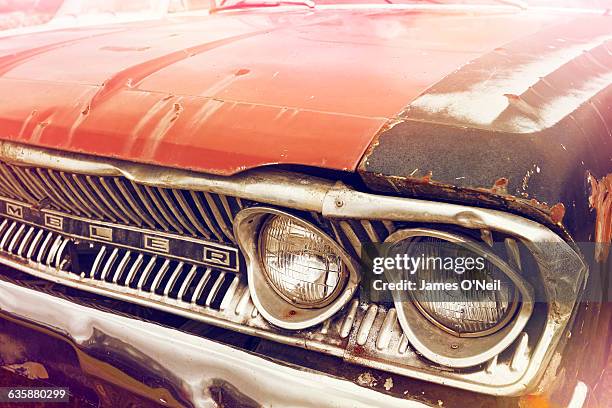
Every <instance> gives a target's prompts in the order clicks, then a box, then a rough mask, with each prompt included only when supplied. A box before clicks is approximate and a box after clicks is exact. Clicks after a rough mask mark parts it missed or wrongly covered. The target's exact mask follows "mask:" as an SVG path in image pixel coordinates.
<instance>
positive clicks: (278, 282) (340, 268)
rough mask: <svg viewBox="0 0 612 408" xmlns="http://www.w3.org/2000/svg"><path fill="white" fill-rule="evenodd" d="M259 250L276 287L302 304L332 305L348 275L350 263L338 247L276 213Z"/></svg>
mask: <svg viewBox="0 0 612 408" xmlns="http://www.w3.org/2000/svg"><path fill="white" fill-rule="evenodd" d="M259 250H260V256H261V260H262V263H263V269H264V273H265V275H266V278H267V280H268V282H269V283H270V285H271V286H272V288H273V289H274V290H275V291H276V292H277V293H278V294H279V295H280V296H281V297H283V298H284V299H285V300H287V301H289V302H291V303H293V304H295V305H296V306H298V307H305V308H312V307H322V306H325V305H327V304H329V303H330V302H331V301H333V300H334V299H335V298H336V297H337V295H338V292H339V291H340V290H341V289H342V287H343V284H344V282H345V280H346V277H347V271H346V265H345V264H344V262H343V260H342V257H341V256H340V254H338V253H337V252H336V250H335V248H333V247H332V246H331V245H330V244H329V242H328V240H326V239H325V238H324V237H322V236H321V234H320V233H319V232H318V231H315V230H314V229H312V228H310V227H309V226H308V225H307V224H306V223H304V222H301V221H300V220H298V219H296V218H289V217H286V216H283V215H273V216H271V217H270V218H269V219H268V220H266V222H265V223H264V225H263V227H262V229H261V233H260V237H259Z"/></svg>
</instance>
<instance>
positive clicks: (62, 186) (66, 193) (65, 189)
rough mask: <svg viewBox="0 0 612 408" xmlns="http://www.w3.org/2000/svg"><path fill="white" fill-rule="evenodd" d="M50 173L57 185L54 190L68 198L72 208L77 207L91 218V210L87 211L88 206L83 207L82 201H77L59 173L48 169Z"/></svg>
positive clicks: (78, 210)
mask: <svg viewBox="0 0 612 408" xmlns="http://www.w3.org/2000/svg"><path fill="white" fill-rule="evenodd" d="M48 173H49V177H50V178H51V180H53V183H54V185H55V187H56V188H54V191H56V192H57V193H58V194H61V195H62V196H63V197H65V198H67V199H68V201H70V203H71V209H74V207H76V210H77V213H78V212H80V213H81V214H83V215H85V216H87V217H89V218H91V213H90V212H89V211H87V209H86V208H82V207H81V205H80V203H79V202H78V201H77V199H76V198H75V197H74V195H73V194H71V193H70V191H69V189H68V187H67V185H66V183H63V182H62V181H61V180H60V179H59V175H58V174H57V173H55V172H52V171H48ZM58 190H59V191H58ZM60 192H61V193H60ZM73 212H74V211H73Z"/></svg>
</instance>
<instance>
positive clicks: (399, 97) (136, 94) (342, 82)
mask: <svg viewBox="0 0 612 408" xmlns="http://www.w3.org/2000/svg"><path fill="white" fill-rule="evenodd" d="M280 17H282V18H280ZM569 18H570V17H568V16H564V15H562V14H559V15H555V16H552V15H546V14H543V13H539V12H536V11H534V12H531V14H529V18H525V16H523V15H520V16H519V15H515V14H513V13H491V12H490V11H489V10H488V9H486V8H483V9H482V11H480V12H479V11H477V10H472V11H471V12H470V13H469V14H466V13H465V11H461V10H451V9H449V10H448V11H447V12H445V13H444V14H443V15H440V13H436V12H432V11H431V10H426V9H424V10H418V7H417V9H416V11H415V12H410V13H398V12H397V11H395V10H382V9H381V10H377V11H376V13H372V12H371V11H370V10H346V9H345V10H340V9H335V10H334V9H321V10H318V11H317V12H316V13H312V12H310V11H308V10H302V9H299V10H297V9H292V10H291V12H290V13H289V12H282V13H279V12H274V13H272V12H269V11H266V10H262V11H256V12H253V11H251V12H249V13H218V14H215V15H208V16H206V15H201V16H184V17H178V16H177V17H174V18H173V19H172V20H171V21H158V22H132V23H122V24H120V25H116V26H113V27H112V28H104V27H101V28H100V27H97V28H82V29H79V30H57V31H53V32H49V33H37V34H31V35H25V36H20V37H16V38H2V39H0V92H1V93H2V94H3V95H17V94H18V95H20V98H15V99H14V100H6V99H3V100H1V101H0V128H1V129H2V134H0V138H3V139H9V140H13V141H20V142H23V143H31V144H36V145H39V146H44V147H50V148H57V149H63V150H67V151H73V152H86V153H89V154H92V155H100V156H112V157H115V158H121V159H125V160H132V161H139V162H145V163H154V164H158V165H163V166H169V167H179V168H187V169H193V170H198V171H203V172H208V173H214V174H223V175H229V174H234V173H236V172H239V171H243V170H246V169H250V168H254V167H259V166H264V165H273V164H296V165H304V166H315V167H323V168H329V169H335V170H342V171H353V170H355V169H356V167H357V164H358V163H359V160H360V159H361V157H362V156H363V154H364V152H365V150H366V149H367V148H368V146H369V145H370V143H371V142H372V140H373V138H374V137H375V135H376V134H377V132H378V131H379V130H380V129H381V128H382V127H383V126H384V125H385V124H386V123H388V122H389V121H390V120H392V119H391V118H393V117H395V116H396V115H397V114H398V112H400V111H401V110H402V109H403V107H405V106H406V105H407V104H408V103H410V102H411V101H412V100H414V99H415V98H416V97H418V96H419V95H420V94H422V93H423V92H424V91H425V90H426V89H427V88H428V87H430V86H432V85H433V84H435V83H436V82H437V81H439V80H440V79H442V78H444V77H445V76H446V75H448V74H449V73H451V72H453V71H454V70H455V69H456V68H457V67H459V66H462V65H464V64H466V63H467V62H469V61H470V60H472V59H473V58H476V57H477V56H479V55H482V54H483V53H486V52H487V51H489V50H491V49H493V48H496V47H498V46H500V45H501V44H505V43H507V42H509V41H513V40H515V39H517V38H519V37H522V36H524V35H526V34H529V33H536V32H538V31H539V30H541V29H542V28H544V27H548V26H552V25H555V24H558V23H560V22H565V21H567V20H568V19H569ZM474 24H476V25H478V26H479V27H480V29H479V30H478V33H476V32H475V31H474V30H473V29H472V27H473V26H474ZM482 33H486V35H482ZM127 38H129V41H127V40H126V39H127ZM330 38H333V39H334V41H329V39H330ZM458 39H462V41H458ZM449 51H452V52H449ZM83 60H87V61H88V64H87V69H83V66H82V64H78V63H74V62H75V61H83ZM415 61H418V63H415ZM166 97H168V98H170V97H172V98H176V99H178V98H181V99H180V106H181V107H182V109H181V110H180V114H178V115H176V114H175V113H174V105H172V104H171V103H168V104H167V105H166V104H164V103H160V100H163V99H164V98H166ZM162 105H163V107H162ZM33 109H35V110H36V111H37V112H38V113H37V114H36V116H35V117H33V116H32V111H33ZM84 111H86V112H87V114H84V113H83V112H84ZM145 145H147V147H144V146H145Z"/></svg>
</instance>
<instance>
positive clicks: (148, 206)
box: [131, 181, 170, 232]
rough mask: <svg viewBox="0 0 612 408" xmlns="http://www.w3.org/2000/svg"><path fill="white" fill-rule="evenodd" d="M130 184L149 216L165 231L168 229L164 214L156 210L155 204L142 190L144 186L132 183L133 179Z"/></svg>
mask: <svg viewBox="0 0 612 408" xmlns="http://www.w3.org/2000/svg"><path fill="white" fill-rule="evenodd" d="M131 185H132V188H133V189H134V191H135V192H136V195H137V196H138V198H139V199H140V202H141V203H142V204H143V205H144V207H145V208H146V210H147V211H148V212H149V214H150V215H151V217H152V218H153V219H154V220H155V222H156V223H157V225H159V226H160V227H161V228H162V229H163V230H164V231H166V232H168V231H170V225H169V224H168V223H167V222H166V221H164V216H163V215H161V214H160V213H159V212H158V210H157V208H156V207H155V205H154V204H153V203H152V202H151V198H150V196H149V195H148V194H147V193H146V192H145V191H143V189H144V187H142V186H140V185H138V184H136V183H134V182H133V181H132V182H131Z"/></svg>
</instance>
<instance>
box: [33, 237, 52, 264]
mask: <svg viewBox="0 0 612 408" xmlns="http://www.w3.org/2000/svg"><path fill="white" fill-rule="evenodd" d="M51 239H53V233H52V232H48V233H47V235H46V236H45V239H44V241H43V242H42V244H41V245H40V248H39V249H38V255H37V256H36V262H37V263H42V260H43V259H44V257H45V254H46V253H47V250H48V249H49V245H50V244H51Z"/></svg>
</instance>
